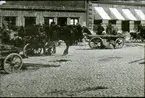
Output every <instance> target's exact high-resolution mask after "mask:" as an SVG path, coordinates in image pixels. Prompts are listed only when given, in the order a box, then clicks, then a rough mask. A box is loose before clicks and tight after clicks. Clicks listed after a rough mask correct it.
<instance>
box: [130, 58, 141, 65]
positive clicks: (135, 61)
mask: <svg viewBox="0 0 145 98" xmlns="http://www.w3.org/2000/svg"><path fill="white" fill-rule="evenodd" d="M142 60H144V58H143V59H139V60H134V61H131V62H129V64H132V63H137V62H139V61H142Z"/></svg>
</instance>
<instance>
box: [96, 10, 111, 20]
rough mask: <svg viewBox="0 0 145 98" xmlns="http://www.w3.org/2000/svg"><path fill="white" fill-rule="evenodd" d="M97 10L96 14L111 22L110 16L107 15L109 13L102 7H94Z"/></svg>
mask: <svg viewBox="0 0 145 98" xmlns="http://www.w3.org/2000/svg"><path fill="white" fill-rule="evenodd" d="M94 9H95V12H96V13H95V14H99V16H101V18H102V19H105V20H110V19H111V18H110V16H109V15H108V14H107V12H106V11H105V10H104V9H103V8H102V7H94Z"/></svg>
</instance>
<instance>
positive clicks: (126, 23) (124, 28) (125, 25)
mask: <svg viewBox="0 0 145 98" xmlns="http://www.w3.org/2000/svg"><path fill="white" fill-rule="evenodd" d="M121 25H122V31H128V32H130V28H129V27H130V25H129V21H122V24H121Z"/></svg>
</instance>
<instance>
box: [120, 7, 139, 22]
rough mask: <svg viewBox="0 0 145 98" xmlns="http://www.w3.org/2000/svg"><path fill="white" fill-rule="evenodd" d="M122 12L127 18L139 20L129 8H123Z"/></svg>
mask: <svg viewBox="0 0 145 98" xmlns="http://www.w3.org/2000/svg"><path fill="white" fill-rule="evenodd" d="M122 12H123V14H124V16H125V17H126V19H128V20H137V18H136V17H135V16H134V15H133V14H132V13H131V11H130V10H129V9H122Z"/></svg>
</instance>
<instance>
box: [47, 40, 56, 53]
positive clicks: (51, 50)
mask: <svg viewBox="0 0 145 98" xmlns="http://www.w3.org/2000/svg"><path fill="white" fill-rule="evenodd" d="M54 47H55V44H54V43H53V42H50V43H46V44H45V53H46V55H52V54H55V53H56V51H55V50H54Z"/></svg>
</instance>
